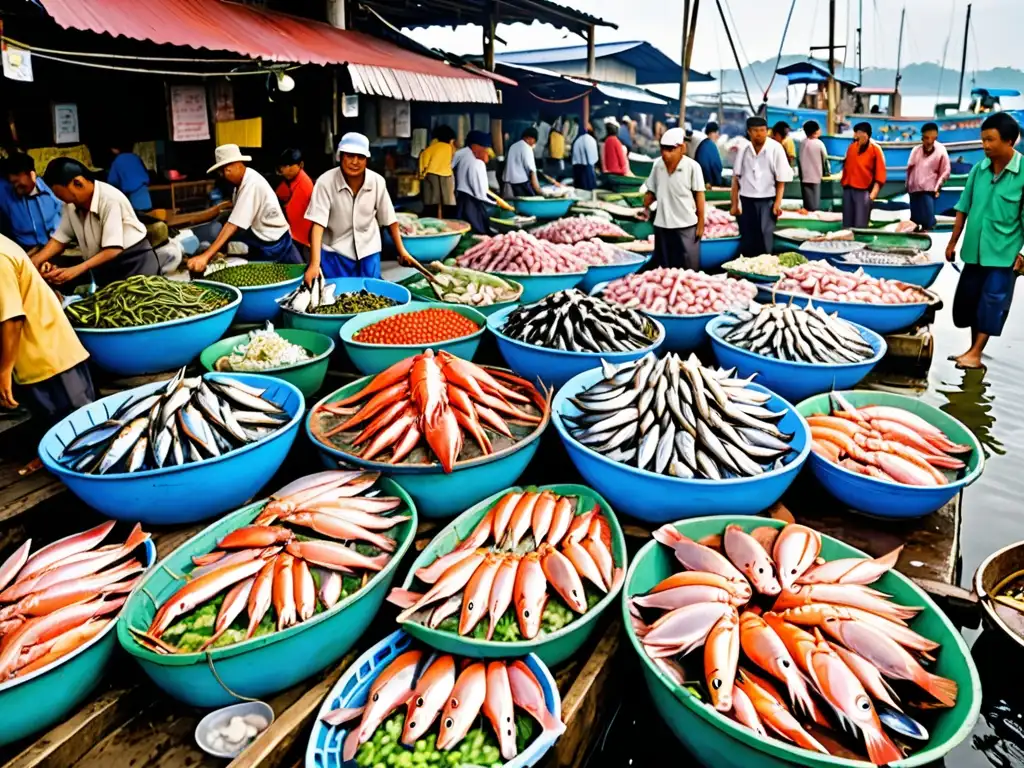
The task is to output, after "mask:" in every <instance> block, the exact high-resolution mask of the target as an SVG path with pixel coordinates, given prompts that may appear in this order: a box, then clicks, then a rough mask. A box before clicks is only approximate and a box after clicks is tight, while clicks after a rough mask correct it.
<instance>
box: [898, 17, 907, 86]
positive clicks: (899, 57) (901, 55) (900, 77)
mask: <svg viewBox="0 0 1024 768" xmlns="http://www.w3.org/2000/svg"><path fill="white" fill-rule="evenodd" d="M906 18H907V7H906V6H903V12H902V13H901V14H900V40H899V43H898V44H897V45H896V91H897V92H898V91H899V89H900V80H902V79H903V75H901V74H900V62H901V61H902V60H903V22H904V21H906Z"/></svg>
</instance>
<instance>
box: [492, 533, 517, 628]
mask: <svg viewBox="0 0 1024 768" xmlns="http://www.w3.org/2000/svg"><path fill="white" fill-rule="evenodd" d="M518 570H519V555H515V554H512V553H506V554H505V555H504V556H503V557H502V559H501V562H500V563H499V564H498V570H497V572H496V573H495V574H494V581H493V582H492V583H491V594H490V596H489V598H488V600H487V611H488V613H489V614H490V622H489V624H488V627H487V639H488V640H490V639H491V638H492V637H493V636H494V628H495V627H496V626H498V620H499V619H501V617H502V616H504V615H505V611H507V610H508V607H509V606H510V605H511V604H512V593H513V590H514V589H515V584H516V572H517V571H518Z"/></svg>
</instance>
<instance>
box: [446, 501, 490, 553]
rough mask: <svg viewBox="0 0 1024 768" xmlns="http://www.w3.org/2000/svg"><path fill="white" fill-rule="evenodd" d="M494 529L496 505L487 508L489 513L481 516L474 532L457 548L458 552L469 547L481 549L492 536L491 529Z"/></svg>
mask: <svg viewBox="0 0 1024 768" xmlns="http://www.w3.org/2000/svg"><path fill="white" fill-rule="evenodd" d="M493 529H494V507H491V508H490V509H489V510H487V514H486V515H484V516H483V517H482V518H480V522H479V523H477V524H476V527H475V528H474V529H473V532H472V533H471V534H469V536H467V537H466V538H465V539H463V540H462V542H461V543H460V544H459V546H457V547H456V548H455V550H456V551H457V552H462V551H464V550H467V549H479V548H480V547H482V546H484V544H486V543H487V540H488V539H490V538H491V531H492V530H493Z"/></svg>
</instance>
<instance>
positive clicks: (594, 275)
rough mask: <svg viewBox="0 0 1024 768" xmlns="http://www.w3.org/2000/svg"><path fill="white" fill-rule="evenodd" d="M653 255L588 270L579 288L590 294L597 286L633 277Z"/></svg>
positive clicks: (638, 256) (639, 256) (639, 255)
mask: <svg viewBox="0 0 1024 768" xmlns="http://www.w3.org/2000/svg"><path fill="white" fill-rule="evenodd" d="M652 255H653V254H650V253H648V254H647V255H646V256H645V255H641V254H637V257H636V259H634V260H633V261H627V262H625V263H621V264H604V265H597V266H591V267H589V268H588V269H587V274H585V275H584V276H583V279H582V280H581V281H580V283H579V285H578V286H577V287H578V288H579V289H580V290H581V291H586V292H587V293H590V291H591V290H592V289H593V288H594V286H595V285H599V284H601V283H608V282H611V281H612V280H617V279H618V278H620V277H625V276H626V275H631V274H633V273H634V272H637V271H639V270H640V268H641V267H643V265H644V264H646V263H647V262H648V261H650V260H651V256H652Z"/></svg>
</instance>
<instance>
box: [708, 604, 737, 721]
mask: <svg viewBox="0 0 1024 768" xmlns="http://www.w3.org/2000/svg"><path fill="white" fill-rule="evenodd" d="M739 662H740V632H739V616H738V615H737V613H736V609H735V608H732V609H731V612H730V613H727V614H725V615H724V616H723V617H722V618H720V619H719V620H718V622H717V623H716V624H715V626H714V627H712V628H711V632H709V633H708V639H707V641H706V642H705V644H704V680H705V681H706V682H707V686H708V691H710V693H711V703H712V705H713V706H714V708H715V709H717V710H718V711H719V712H728V711H729V710H731V709H732V689H733V682H734V681H735V679H736V667H737V665H738V664H739Z"/></svg>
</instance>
